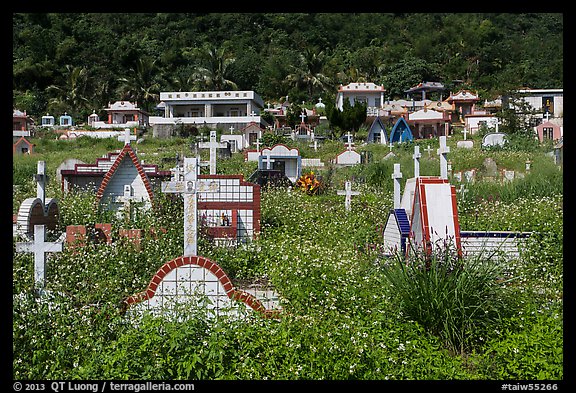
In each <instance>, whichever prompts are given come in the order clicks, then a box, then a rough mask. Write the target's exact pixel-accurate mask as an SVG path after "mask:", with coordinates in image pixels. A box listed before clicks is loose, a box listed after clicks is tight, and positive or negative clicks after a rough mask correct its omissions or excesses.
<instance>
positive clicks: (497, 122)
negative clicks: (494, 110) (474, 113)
mask: <svg viewBox="0 0 576 393" xmlns="http://www.w3.org/2000/svg"><path fill="white" fill-rule="evenodd" d="M499 124H502V122H501V121H500V119H498V118H497V120H496V132H498V125H499Z"/></svg>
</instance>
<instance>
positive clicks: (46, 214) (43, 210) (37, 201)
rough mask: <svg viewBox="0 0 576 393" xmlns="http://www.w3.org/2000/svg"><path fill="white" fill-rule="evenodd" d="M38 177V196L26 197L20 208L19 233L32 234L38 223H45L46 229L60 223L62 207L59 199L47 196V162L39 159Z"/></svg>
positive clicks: (53, 227)
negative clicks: (59, 204) (60, 207)
mask: <svg viewBox="0 0 576 393" xmlns="http://www.w3.org/2000/svg"><path fill="white" fill-rule="evenodd" d="M37 165H38V173H37V174H36V176H35V179H36V197H35V198H26V199H24V201H23V202H22V204H21V205H20V208H19V209H18V216H17V233H18V234H20V235H24V236H30V235H31V234H32V232H33V230H34V227H35V226H36V225H43V226H45V227H46V229H49V230H54V229H56V226H57V224H58V218H59V214H60V209H59V206H58V200H57V199H55V198H46V185H47V183H48V175H47V174H46V163H45V162H44V161H38V164H37Z"/></svg>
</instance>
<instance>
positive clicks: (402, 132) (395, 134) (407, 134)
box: [390, 117, 414, 143]
mask: <svg viewBox="0 0 576 393" xmlns="http://www.w3.org/2000/svg"><path fill="white" fill-rule="evenodd" d="M400 140H402V142H407V141H412V140H414V136H413V135H412V130H411V129H410V126H409V125H408V123H407V122H406V120H405V119H404V118H403V117H400V118H398V120H397V121H396V124H394V127H392V131H391V132H390V142H392V143H394V142H400Z"/></svg>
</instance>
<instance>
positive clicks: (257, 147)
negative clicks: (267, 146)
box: [255, 138, 262, 155]
mask: <svg viewBox="0 0 576 393" xmlns="http://www.w3.org/2000/svg"><path fill="white" fill-rule="evenodd" d="M261 144H262V143H261V142H260V138H257V139H256V143H255V145H256V150H258V155H260V145H261Z"/></svg>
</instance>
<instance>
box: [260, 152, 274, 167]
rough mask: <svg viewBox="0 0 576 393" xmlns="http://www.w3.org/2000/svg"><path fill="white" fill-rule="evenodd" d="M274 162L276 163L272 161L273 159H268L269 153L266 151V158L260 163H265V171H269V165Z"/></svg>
mask: <svg viewBox="0 0 576 393" xmlns="http://www.w3.org/2000/svg"><path fill="white" fill-rule="evenodd" d="M275 161H276V160H273V159H271V158H270V151H268V152H267V153H266V158H264V159H262V162H265V163H266V169H271V168H270V164H271V163H273V162H275Z"/></svg>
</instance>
